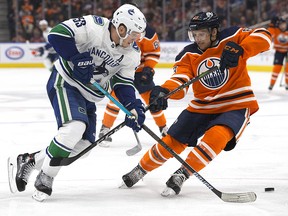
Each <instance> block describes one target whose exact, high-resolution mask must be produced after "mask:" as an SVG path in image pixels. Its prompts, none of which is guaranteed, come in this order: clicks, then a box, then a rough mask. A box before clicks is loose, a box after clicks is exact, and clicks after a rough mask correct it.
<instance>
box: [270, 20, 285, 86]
mask: <svg viewBox="0 0 288 216" xmlns="http://www.w3.org/2000/svg"><path fill="white" fill-rule="evenodd" d="M268 30H269V32H270V33H271V34H272V39H273V42H274V49H275V54H274V61H273V69H272V76H271V80H270V85H269V90H272V89H273V87H274V85H275V83H276V81H277V78H278V76H279V74H280V72H281V70H282V66H283V61H285V58H286V64H285V65H284V73H285V83H286V90H288V64H287V62H288V56H287V55H288V29H287V23H286V21H285V20H284V19H282V18H279V17H273V18H272V19H271V23H270V25H269V27H268Z"/></svg>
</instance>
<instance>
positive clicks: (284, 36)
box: [268, 27, 288, 53]
mask: <svg viewBox="0 0 288 216" xmlns="http://www.w3.org/2000/svg"><path fill="white" fill-rule="evenodd" d="M268 31H269V32H270V33H271V35H272V39H273V43H274V49H275V50H277V51H278V52H281V53H284V52H287V51H288V31H287V30H286V31H284V32H283V31H281V29H279V28H276V27H269V28H268Z"/></svg>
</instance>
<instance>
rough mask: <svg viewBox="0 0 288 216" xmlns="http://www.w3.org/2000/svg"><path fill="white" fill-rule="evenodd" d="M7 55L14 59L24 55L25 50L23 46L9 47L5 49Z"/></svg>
mask: <svg viewBox="0 0 288 216" xmlns="http://www.w3.org/2000/svg"><path fill="white" fill-rule="evenodd" d="M5 54H6V57H7V58H9V59H13V60H18V59H21V58H22V57H23V56H24V50H23V49H22V48H21V47H18V46H13V47H9V48H8V49H7V50H6V51H5Z"/></svg>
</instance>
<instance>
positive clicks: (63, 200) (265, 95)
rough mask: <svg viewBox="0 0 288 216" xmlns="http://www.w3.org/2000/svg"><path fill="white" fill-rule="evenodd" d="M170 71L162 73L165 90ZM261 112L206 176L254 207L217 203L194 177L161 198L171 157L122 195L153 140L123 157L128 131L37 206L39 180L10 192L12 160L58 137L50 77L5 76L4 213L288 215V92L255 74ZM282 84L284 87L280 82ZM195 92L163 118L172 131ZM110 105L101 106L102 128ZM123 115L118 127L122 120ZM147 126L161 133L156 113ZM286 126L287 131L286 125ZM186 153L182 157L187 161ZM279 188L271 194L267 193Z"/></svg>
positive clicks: (62, 178)
mask: <svg viewBox="0 0 288 216" xmlns="http://www.w3.org/2000/svg"><path fill="white" fill-rule="evenodd" d="M171 73H172V70H168V69H157V70H156V75H155V80H156V83H157V84H161V83H162V82H163V80H166V79H167V78H169V76H170V75H171ZM250 74H251V78H252V82H253V88H254V90H255V93H256V96H257V98H258V99H259V104H260V110H259V111H258V112H257V113H256V114H255V115H253V116H252V117H251V124H250V125H249V126H248V127H247V129H246V131H245V132H244V134H243V136H242V138H241V139H240V141H239V143H238V144H237V147H236V148H235V149H234V150H233V151H231V152H223V153H221V154H220V155H219V156H218V157H217V158H216V159H215V160H214V161H213V162H212V163H211V164H210V165H209V166H207V167H206V168H205V169H204V170H203V171H201V173H200V174H201V175H202V176H203V177H204V178H205V179H206V180H207V181H208V182H209V183H210V184H212V185H213V186H214V187H215V188H217V189H218V190H220V191H223V192H247V191H254V192H255V193H256V194H257V196H258V199H257V200H256V202H254V203H246V204H243V203H241V204H233V203H225V202H223V201H222V200H220V199H219V198H218V197H217V196H216V195H215V194H213V192H212V191H210V190H209V189H208V188H207V187H206V186H205V185H203V184H202V183H201V182H200V181H199V180H198V179H197V178H195V177H192V178H190V179H189V180H188V181H187V182H186V183H185V184H184V187H183V189H182V192H181V194H180V195H179V196H178V197H176V198H172V199H171V198H170V199H169V198H168V199H167V198H163V197H161V196H160V193H161V191H162V189H163V188H164V186H165V182H166V180H167V179H168V178H169V176H170V174H171V173H173V172H174V171H175V170H176V169H177V168H178V167H179V166H180V163H179V162H178V161H177V160H175V159H171V160H170V161H168V162H167V163H166V164H165V165H164V166H162V167H160V168H159V169H157V170H155V171H153V172H151V173H149V174H148V175H146V176H145V178H144V180H143V181H141V182H139V183H138V184H136V185H135V187H133V188H132V189H119V188H118V186H119V185H120V183H121V177H122V175H123V174H125V173H126V172H128V171H130V170H131V169H132V168H133V167H134V166H136V164H137V163H138V161H139V159H140V158H141V156H142V155H143V154H144V153H145V152H146V150H147V149H148V148H149V147H150V146H151V145H152V144H154V140H153V139H152V138H151V137H150V136H149V135H148V134H146V133H145V131H141V132H140V133H139V138H140V140H141V142H142V145H143V150H142V151H141V152H140V153H138V154H137V155H135V156H132V157H128V156H126V153H125V152H126V150H127V149H129V148H132V147H133V146H135V145H136V140H135V138H134V135H133V132H132V131H131V130H130V129H128V128H126V127H125V128H123V129H121V130H120V131H118V132H117V133H115V134H114V135H113V137H112V138H113V142H112V143H111V146H110V148H101V147H98V146H97V147H95V148H94V149H93V150H92V151H91V153H90V155H89V156H88V157H87V158H84V159H82V160H78V161H76V162H75V163H73V164H71V165H70V166H67V167H63V168H62V169H61V171H60V172H59V174H58V176H57V177H56V179H55V182H54V187H53V194H52V196H51V197H50V198H49V199H48V200H46V201H45V202H43V203H38V202H36V201H34V200H32V198H31V195H32V193H33V191H34V187H33V184H34V179H35V177H36V174H37V173H36V172H35V173H33V175H32V176H31V181H30V182H29V184H28V185H27V189H26V191H25V192H22V193H16V194H11V193H10V191H9V187H8V180H7V164H6V163H7V158H8V157H9V156H17V155H18V154H19V153H25V152H34V151H37V150H40V149H43V148H45V147H46V146H47V145H48V144H49V143H50V141H51V139H52V138H53V136H54V135H55V133H56V129H57V128H56V122H55V120H54V115H53V110H52V108H51V106H50V102H49V100H48V98H47V95H46V90H45V88H46V81H47V79H48V77H49V75H50V72H48V71H46V70H45V69H1V70H0V132H1V136H0V143H1V151H0V155H1V157H0V158H1V159H0V170H1V175H0V215H1V216H16V215H17V216H18V215H21V216H26V215H27V216H28V215H42V216H45V215H61V216H62V215H85V216H89V215H93V216H94V215H101V216H105V215H109V216H110V215H119V216H121V215H123V216H124V215H125V216H129V215H133V216H138V215H139V216H142V215H145V216H147V215H157V216H161V215H166V216H167V215H201V216H202V215H203V216H206V215H209V216H210V215H213V216H214V215H215V216H216V215H221V216H223V215H224V216H226V215H233V216H243V215H245V216H250V215H251V216H258V215H259V216H266V215H271V216H280V215H281V216H284V215H285V216H287V215H288V157H287V155H288V146H287V137H288V135H287V134H288V131H287V129H288V127H287V123H288V91H286V90H285V89H284V88H283V87H279V83H277V84H276V85H275V88H274V90H273V91H272V92H269V91H268V85H269V80H270V75H271V74H270V73H261V72H257V73H256V72H251V73H250ZM278 82H279V81H278ZM189 98H191V94H190V95H187V96H186V98H185V99H183V100H181V101H169V108H168V110H167V111H166V112H165V114H166V117H167V121H168V125H170V124H172V123H173V121H174V120H175V118H176V117H177V116H178V114H179V113H180V112H181V111H182V110H183V109H184V108H185V107H186V104H187V102H188V101H189ZM107 101H108V100H107V99H105V100H104V101H103V102H101V103H100V104H98V111H97V114H98V121H97V124H98V128H97V132H98V131H99V129H100V125H101V120H102V116H103V111H104V107H105V105H106V103H107ZM123 118H124V114H123V113H121V114H120V115H119V116H118V119H117V120H116V123H115V126H116V125H118V124H120V123H121V122H122V121H123ZM146 125H147V126H149V127H150V128H151V129H153V130H154V131H155V132H157V133H158V128H157V127H156V125H155V123H154V121H153V119H152V117H151V115H150V114H149V113H148V114H147V120H146ZM285 125H286V126H285ZM188 151H189V150H186V151H185V152H183V154H181V157H182V158H185V156H186V155H187V153H188ZM266 187H274V188H275V191H274V192H264V188H266Z"/></svg>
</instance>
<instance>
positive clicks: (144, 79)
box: [140, 67, 155, 85]
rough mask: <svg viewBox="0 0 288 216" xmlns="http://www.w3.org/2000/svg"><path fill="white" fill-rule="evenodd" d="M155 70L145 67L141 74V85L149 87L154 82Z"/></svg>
mask: <svg viewBox="0 0 288 216" xmlns="http://www.w3.org/2000/svg"><path fill="white" fill-rule="evenodd" d="M154 73H155V71H154V69H153V68H151V67H144V68H143V70H142V72H141V77H140V84H141V85H148V84H150V83H151V82H152V81H153V76H154Z"/></svg>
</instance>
